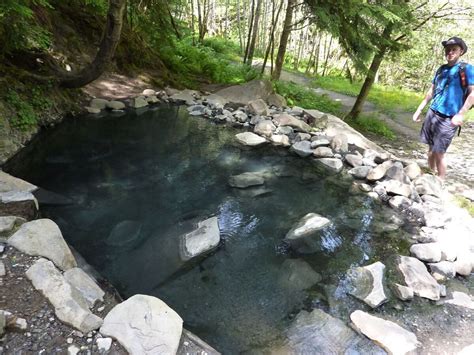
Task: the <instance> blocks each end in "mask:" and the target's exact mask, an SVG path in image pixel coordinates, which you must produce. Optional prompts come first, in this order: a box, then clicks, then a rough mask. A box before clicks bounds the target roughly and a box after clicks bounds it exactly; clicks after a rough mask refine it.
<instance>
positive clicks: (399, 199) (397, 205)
mask: <svg viewBox="0 0 474 355" xmlns="http://www.w3.org/2000/svg"><path fill="white" fill-rule="evenodd" d="M374 191H375V190H374ZM388 204H389V205H390V207H392V208H393V209H396V210H398V211H403V210H407V209H409V208H410V207H411V206H412V201H411V200H410V199H409V198H407V197H405V196H393V197H392V198H391V199H390V200H389V201H388Z"/></svg>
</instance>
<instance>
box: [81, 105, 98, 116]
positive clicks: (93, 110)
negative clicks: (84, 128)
mask: <svg viewBox="0 0 474 355" xmlns="http://www.w3.org/2000/svg"><path fill="white" fill-rule="evenodd" d="M84 108H85V109H86V111H87V113H90V114H92V115H97V114H98V113H100V112H101V110H100V108H97V107H90V106H86V107H84Z"/></svg>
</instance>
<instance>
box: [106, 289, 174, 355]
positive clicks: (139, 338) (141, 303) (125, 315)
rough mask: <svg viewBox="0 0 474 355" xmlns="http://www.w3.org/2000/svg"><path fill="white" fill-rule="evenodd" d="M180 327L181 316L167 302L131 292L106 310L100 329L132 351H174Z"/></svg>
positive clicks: (163, 352)
mask: <svg viewBox="0 0 474 355" xmlns="http://www.w3.org/2000/svg"><path fill="white" fill-rule="evenodd" d="M182 329H183V320H182V319H181V317H180V316H179V315H178V314H177V313H176V312H175V311H173V310H172V309H171V308H170V307H168V306H167V305H166V303H164V302H163V301H161V300H159V299H158V298H156V297H152V296H145V295H134V296H132V297H130V298H129V299H128V300H126V301H124V302H122V303H120V304H118V305H117V306H115V307H114V308H113V309H112V310H111V311H110V312H109V313H108V314H107V316H106V317H105V319H104V324H103V325H102V327H101V328H100V333H101V334H103V335H105V336H110V337H112V338H114V339H117V340H118V342H119V343H120V344H122V346H123V347H124V348H125V349H126V350H127V351H128V352H129V353H131V354H176V352H177V350H178V346H179V340H180V338H181V333H182Z"/></svg>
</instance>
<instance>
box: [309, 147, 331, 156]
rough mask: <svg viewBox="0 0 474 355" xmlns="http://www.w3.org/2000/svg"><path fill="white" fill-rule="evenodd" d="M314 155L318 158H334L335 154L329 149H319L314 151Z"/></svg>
mask: <svg viewBox="0 0 474 355" xmlns="http://www.w3.org/2000/svg"><path fill="white" fill-rule="evenodd" d="M313 155H314V156H315V157H317V158H332V157H333V156H334V153H333V151H332V149H331V148H329V147H317V148H316V149H315V150H314V151H313Z"/></svg>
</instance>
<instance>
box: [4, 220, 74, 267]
mask: <svg viewBox="0 0 474 355" xmlns="http://www.w3.org/2000/svg"><path fill="white" fill-rule="evenodd" d="M8 244H10V245H11V246H13V247H15V248H16V249H18V250H20V251H22V252H24V253H27V254H29V255H37V256H43V257H45V258H48V259H49V260H51V261H53V262H54V263H55V264H56V265H57V266H58V267H59V268H60V269H62V270H68V269H70V268H73V267H76V266H77V264H76V260H75V259H74V256H73V255H72V253H71V250H70V249H69V246H68V245H67V243H66V242H65V241H64V238H63V235H62V234H61V231H60V229H59V227H58V226H57V224H56V223H54V222H53V221H52V220H50V219H37V220H35V221H32V222H28V223H25V224H23V225H22V226H21V227H20V229H18V231H16V232H15V234H13V235H12V236H11V237H10V238H9V239H8Z"/></svg>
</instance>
